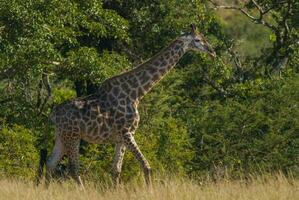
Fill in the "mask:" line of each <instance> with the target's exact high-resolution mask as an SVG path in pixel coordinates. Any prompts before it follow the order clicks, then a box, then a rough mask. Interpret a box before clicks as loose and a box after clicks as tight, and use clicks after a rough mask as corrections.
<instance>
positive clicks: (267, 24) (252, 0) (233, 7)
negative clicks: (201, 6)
mask: <svg viewBox="0 0 299 200" xmlns="http://www.w3.org/2000/svg"><path fill="white" fill-rule="evenodd" d="M209 2H210V3H212V4H213V5H214V6H215V9H229V10H239V11H241V12H242V13H243V14H244V15H245V16H246V17H248V18H249V19H251V20H252V21H253V22H254V23H256V24H262V25H264V26H266V27H268V28H269V29H271V30H273V31H276V30H277V28H276V27H275V26H273V25H271V24H269V23H268V22H266V21H265V20H264V19H263V17H264V15H265V14H266V13H267V12H269V11H270V10H271V9H270V10H269V9H268V10H266V11H264V9H263V8H262V7H261V6H260V5H259V4H257V2H256V1H255V0H251V2H252V3H253V4H254V5H255V7H256V8H257V9H258V10H259V13H260V15H259V17H258V18H256V17H254V16H253V15H251V14H250V13H249V12H248V11H247V10H246V9H245V6H243V7H238V6H233V5H230V6H223V5H218V4H217V3H216V2H214V1H213V0H209Z"/></svg>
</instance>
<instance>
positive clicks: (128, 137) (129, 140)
mask: <svg viewBox="0 0 299 200" xmlns="http://www.w3.org/2000/svg"><path fill="white" fill-rule="evenodd" d="M123 137H124V143H125V146H126V147H127V148H128V149H129V150H130V151H131V152H132V153H133V155H134V156H135V158H136V159H137V160H138V161H139V162H140V164H141V167H142V169H143V172H144V178H145V182H146V184H147V185H150V184H151V179H150V173H151V167H150V165H149V163H148V162H147V160H146V158H145V157H144V155H143V154H142V152H141V151H140V149H139V147H138V145H137V143H136V142H135V139H134V137H133V135H132V134H131V133H126V134H124V135H123Z"/></svg>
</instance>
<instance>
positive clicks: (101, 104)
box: [38, 26, 216, 186]
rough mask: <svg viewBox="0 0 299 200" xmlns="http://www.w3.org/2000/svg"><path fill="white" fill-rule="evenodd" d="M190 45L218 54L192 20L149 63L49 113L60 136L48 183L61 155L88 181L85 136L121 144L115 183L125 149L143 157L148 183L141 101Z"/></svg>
mask: <svg viewBox="0 0 299 200" xmlns="http://www.w3.org/2000/svg"><path fill="white" fill-rule="evenodd" d="M189 50H196V51H202V52H206V53H208V54H210V55H211V56H213V57H215V56H216V54H215V52H214V50H213V49H212V47H211V45H210V44H209V43H208V42H207V41H206V39H205V38H204V36H203V35H202V34H200V33H197V32H196V30H195V27H194V26H192V27H191V31H190V32H189V33H185V34H183V35H181V36H179V37H178V38H176V39H175V40H174V41H173V42H172V43H171V44H169V45H168V46H167V47H166V48H164V49H163V50H161V51H160V52H159V53H158V54H156V55H155V56H154V57H152V58H151V59H149V60H148V61H146V62H145V63H143V64H141V65H139V66H137V67H135V68H134V69H132V70H130V71H127V72H125V73H122V74H120V75H117V76H115V77H112V78H110V79H107V80H106V81H104V82H103V83H102V84H101V85H100V87H99V88H98V90H97V92H96V93H95V94H93V95H90V96H87V97H84V98H77V99H73V100H69V101H67V102H64V103H62V104H60V105H58V106H56V107H55V108H54V109H53V111H52V113H51V115H50V118H51V120H52V121H53V123H54V125H55V127H56V140H55V145H54V148H53V152H52V154H51V156H50V157H49V159H48V160H47V162H46V184H47V185H48V184H49V181H50V178H51V174H52V172H53V170H54V169H55V167H56V166H57V164H58V162H59V161H60V159H61V158H62V156H63V155H67V157H68V159H69V164H70V172H71V176H72V178H74V180H75V181H76V182H77V183H78V184H80V185H82V186H83V184H82V181H81V178H80V176H79V145H80V140H81V139H82V140H85V141H87V142H90V143H115V144H116V147H115V155H114V159H113V165H112V176H113V181H114V183H115V184H118V183H119V181H120V173H121V168H122V161H123V157H124V153H125V150H126V149H128V150H129V151H130V152H132V153H133V155H134V157H135V158H136V159H137V160H138V161H139V162H140V165H141V168H142V169H143V171H144V176H145V180H146V183H147V184H149V183H150V165H149V163H148V161H147V160H146V158H145V157H144V155H143V154H142V152H141V151H140V149H139V147H138V145H137V143H136V141H135V139H134V132H135V131H136V129H137V127H138V123H139V119H140V118H139V113H138V109H137V108H138V105H139V101H140V100H141V99H142V97H143V96H144V95H145V94H146V93H147V92H149V91H150V90H151V88H152V87H153V86H155V84H157V83H158V82H159V81H160V80H161V79H162V78H163V77H164V76H165V75H166V74H167V72H169V71H170V70H171V69H172V68H173V67H174V66H175V65H176V64H177V63H178V61H179V60H180V58H181V57H182V56H183V55H184V54H185V53H186V52H187V51H189ZM39 178H40V177H38V179H39Z"/></svg>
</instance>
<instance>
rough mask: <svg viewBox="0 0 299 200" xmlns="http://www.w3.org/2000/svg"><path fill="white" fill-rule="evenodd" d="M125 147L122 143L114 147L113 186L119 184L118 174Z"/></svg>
mask: <svg viewBox="0 0 299 200" xmlns="http://www.w3.org/2000/svg"><path fill="white" fill-rule="evenodd" d="M125 150H126V147H125V145H124V144H123V143H117V144H116V146H115V154H114V158H113V164H112V180H113V183H114V185H115V186H117V185H119V183H120V173H121V168H122V163H123V158H124V155H125Z"/></svg>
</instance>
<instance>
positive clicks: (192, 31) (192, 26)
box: [190, 24, 196, 34]
mask: <svg viewBox="0 0 299 200" xmlns="http://www.w3.org/2000/svg"><path fill="white" fill-rule="evenodd" d="M190 28H191V34H195V33H196V26H195V24H191V25H190Z"/></svg>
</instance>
